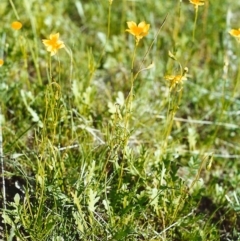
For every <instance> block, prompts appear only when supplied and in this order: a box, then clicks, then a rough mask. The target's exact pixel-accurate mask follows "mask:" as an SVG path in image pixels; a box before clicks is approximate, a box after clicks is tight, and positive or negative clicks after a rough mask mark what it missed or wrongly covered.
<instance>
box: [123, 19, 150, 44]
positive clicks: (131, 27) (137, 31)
mask: <svg viewBox="0 0 240 241" xmlns="http://www.w3.org/2000/svg"><path fill="white" fill-rule="evenodd" d="M127 25H128V29H126V31H127V32H129V33H130V34H132V35H133V36H135V38H136V44H137V45H138V42H139V41H140V39H142V38H143V37H144V36H146V35H147V34H148V31H149V28H150V24H146V23H145V21H142V22H141V23H139V24H138V25H137V24H136V23H135V22H133V21H130V22H127Z"/></svg>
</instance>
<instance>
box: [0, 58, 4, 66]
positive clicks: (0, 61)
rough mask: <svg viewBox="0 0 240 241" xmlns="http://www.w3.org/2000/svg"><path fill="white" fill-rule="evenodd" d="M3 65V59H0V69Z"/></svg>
mask: <svg viewBox="0 0 240 241" xmlns="http://www.w3.org/2000/svg"><path fill="white" fill-rule="evenodd" d="M3 64H4V61H3V59H0V67H1V66H3Z"/></svg>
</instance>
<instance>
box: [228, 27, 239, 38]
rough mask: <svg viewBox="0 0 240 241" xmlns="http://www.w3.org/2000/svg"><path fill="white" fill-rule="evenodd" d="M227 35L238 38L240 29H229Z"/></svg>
mask: <svg viewBox="0 0 240 241" xmlns="http://www.w3.org/2000/svg"><path fill="white" fill-rule="evenodd" d="M229 33H230V34H231V35H232V36H233V37H240V28H239V29H231V30H230V31H229Z"/></svg>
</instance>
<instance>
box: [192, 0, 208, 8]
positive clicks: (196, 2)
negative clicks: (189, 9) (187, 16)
mask: <svg viewBox="0 0 240 241" xmlns="http://www.w3.org/2000/svg"><path fill="white" fill-rule="evenodd" d="M189 1H190V3H191V4H193V5H195V8H198V6H203V5H204V2H205V0H189Z"/></svg>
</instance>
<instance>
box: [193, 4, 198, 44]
mask: <svg viewBox="0 0 240 241" xmlns="http://www.w3.org/2000/svg"><path fill="white" fill-rule="evenodd" d="M197 18H198V6H196V7H195V19H194V28H193V36H192V38H193V41H194V40H195V31H196V27H197Z"/></svg>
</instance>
